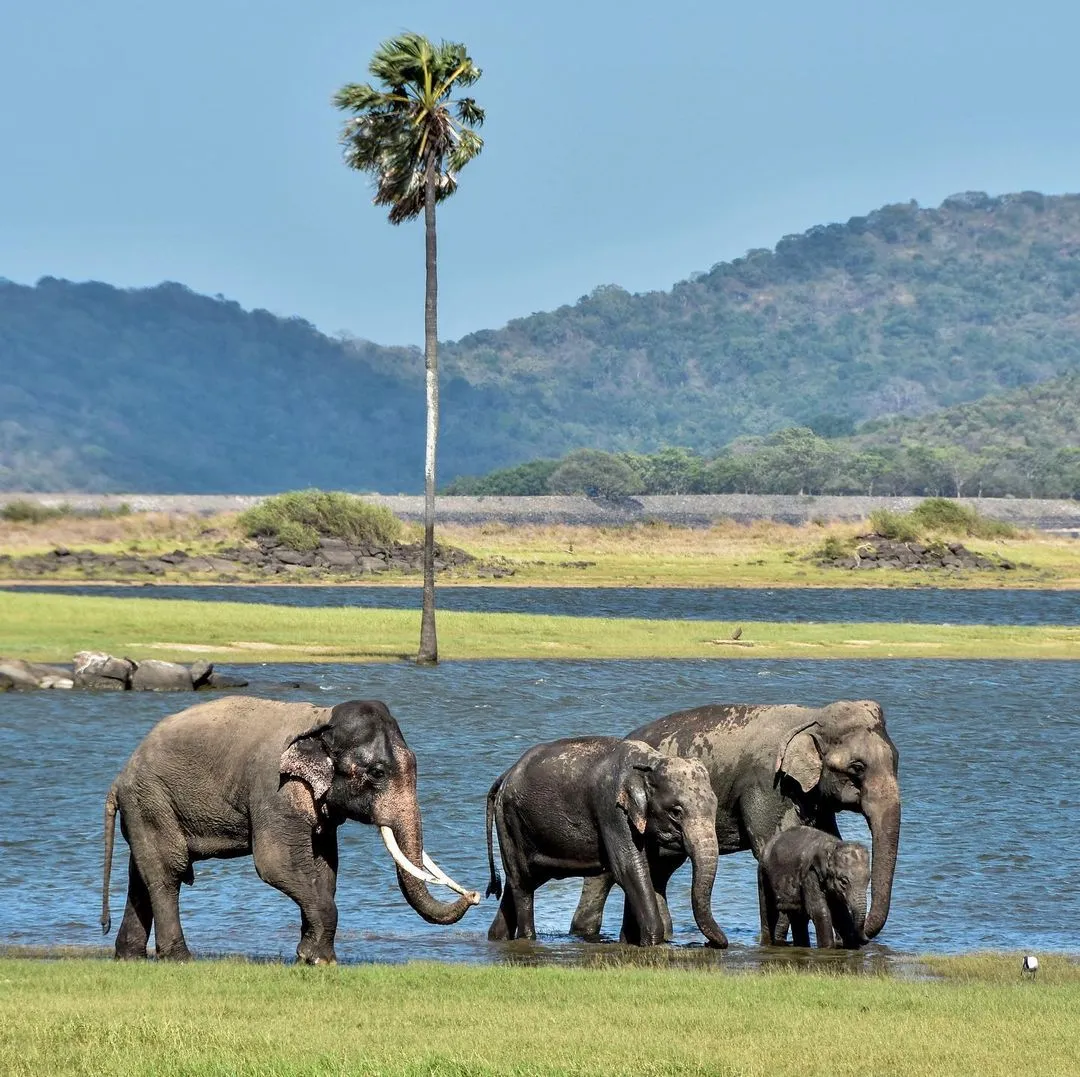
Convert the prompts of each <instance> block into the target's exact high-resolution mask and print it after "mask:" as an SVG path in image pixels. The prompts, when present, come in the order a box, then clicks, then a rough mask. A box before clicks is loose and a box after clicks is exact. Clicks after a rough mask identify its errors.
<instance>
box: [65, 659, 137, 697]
mask: <svg viewBox="0 0 1080 1077" xmlns="http://www.w3.org/2000/svg"><path fill="white" fill-rule="evenodd" d="M73 669H74V673H75V683H76V684H77V685H78V686H79V687H80V688H90V687H100V686H99V685H96V684H95V685H93V686H92V685H90V684H88V683H84V680H85V679H87V678H101V677H107V678H109V679H111V680H114V681H119V682H120V687H121V688H127V687H128V685H129V684H130V683H131V678H132V675H133V674H134V673H135V663H134V662H132V660H131V659H130V658H114V657H113V656H112V655H111V654H105V653H103V652H102V651H79V653H78V654H77V655H75V661H74V665H73Z"/></svg>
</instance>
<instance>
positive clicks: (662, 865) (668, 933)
mask: <svg viewBox="0 0 1080 1077" xmlns="http://www.w3.org/2000/svg"><path fill="white" fill-rule="evenodd" d="M682 865H683V861H682V860H679V859H676V858H671V857H662V858H661V859H659V860H658V861H657V862H656V863H655V864H653V865H651V866H650V870H651V873H652V880H653V891H654V892H655V894H656V904H657V907H658V908H659V910H660V918H661V919H662V920H663V921H664V942H671V940H672V939H673V938H674V937H675V928H674V925H673V924H672V922H671V910H670V909H669V908H668V900H667V888H668V883H669V882H671V876H672V875H674V874H675V872H677V871H678V870H679V868H680V867H682Z"/></svg>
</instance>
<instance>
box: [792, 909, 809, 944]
mask: <svg viewBox="0 0 1080 1077" xmlns="http://www.w3.org/2000/svg"><path fill="white" fill-rule="evenodd" d="M788 919H789V920H790V921H791V944H792V945H793V946H807V947H808V946H809V945H810V917H808V916H807V915H806V913H804V912H793V913H789V914H788Z"/></svg>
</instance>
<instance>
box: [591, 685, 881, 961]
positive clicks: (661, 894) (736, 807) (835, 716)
mask: <svg viewBox="0 0 1080 1077" xmlns="http://www.w3.org/2000/svg"><path fill="white" fill-rule="evenodd" d="M629 738H632V739H634V740H640V741H644V742H645V743H647V744H650V745H652V746H653V747H654V748H656V749H657V750H659V751H660V752H663V753H664V754H665V755H677V756H683V757H687V758H692V759H699V760H701V762H702V763H704V765H705V768H706V770H708V772H709V779H710V781H711V782H712V788H713V792H714V793H715V794H716V800H717V813H716V837H717V844H718V848H719V852H720V855H721V856H723V855H725V854H727V853H735V852H740V851H742V850H744V849H749V850H751V851H752V852H753V854H754V857H755V858H756V859H757V860H760V859H761V854H762V852H763V851H764V849H765V846H766V844H767V843H768V842H769V840H770V839H771V838H772V837H773V836H774V835H775V834H777V833H779V832H780V831H782V830H787V829H789V828H791V827H793V826H799V825H808V826H813V827H816V828H817V829H819V830H824V831H825V832H826V833H829V834H833V835H834V836H836V837H839V836H840V831H839V830H838V828H837V824H836V813H837V812H839V811H855V812H859V813H860V814H862V815H863V816H864V817H865V818H866V821H867V824H868V826H869V828H870V836H871V839H872V850H873V856H872V862H871V876H870V877H871V905H870V911H869V913H868V914H867V917H866V927H865V932H866V936H867V938H868V939H872V938H874V937H875V936H876V935H877V934H878V932H880V931H881V929H882V927H883V926H884V925H885V921H886V919H887V918H888V915H889V905H890V903H891V901H892V886H893V875H894V873H895V870H896V854H897V849H898V848H899V843H900V783H899V779H898V777H897V769H898V766H899V761H900V755H899V752H898V751H897V749H896V745H895V744H893V742H892V740H891V739H890V738H889V734H888V731H887V730H886V728H885V717H884V713H883V711H882V708H881V706H880V704H878V703H875V702H874V701H872V700H854V701H852V700H840V701H838V702H835V703H830V704H828V705H827V706H824V707H819V708H813V707H801V706H795V705H793V704H780V705H764V706H754V705H747V704H712V705H708V706H704V707H695V708H692V709H690V710H683V711H676V712H675V713H674V714H669V715H667V716H666V717H664V718H659V719H657V720H656V721H654V722H650V723H649V724H647V725H643V726H641V727H640V728H638V729H635V730H634V731H633V732H632V733H630V734H629ZM661 867H662V869H663V870H662V871H661V874H660V875H658V877H657V879H656V881H657V892H658V898H659V900H660V901H661V902H662V903H663V904H666V888H667V881H668V878H670V874H668V875H667V877H665V875H664V872H665V871H666V872H674V871H675V869H676V868H677V867H678V862H677V860H666V861H665V862H664V863H663V864H662V865H661ZM612 883H613V880H612V879H611V877H610V875H605V876H600V877H597V878H592V879H587V880H586V881H585V884H584V887H583V889H582V895H581V900H580V901H579V902H578V907H577V910H576V911H575V913H574V919H573V922H572V924H571V931H573V932H574V933H575V934H578V935H582V936H584V937H586V938H588V937H594V936H596V935H597V934H599V931H600V925H601V923H602V921H603V914H604V904H605V902H606V900H607V895H608V893H609V891H610V889H611V886H612ZM627 920H628V916H627V915H624V930H626V921H627ZM783 927H784V933H785V934H786V930H787V928H786V924H784V925H783ZM763 941H764V940H763Z"/></svg>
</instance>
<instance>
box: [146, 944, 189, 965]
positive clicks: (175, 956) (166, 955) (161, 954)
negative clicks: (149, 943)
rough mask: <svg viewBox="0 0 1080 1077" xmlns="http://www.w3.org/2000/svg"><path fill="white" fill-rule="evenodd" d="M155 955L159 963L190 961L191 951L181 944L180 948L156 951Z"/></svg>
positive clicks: (172, 947) (171, 947) (173, 947)
mask: <svg viewBox="0 0 1080 1077" xmlns="http://www.w3.org/2000/svg"><path fill="white" fill-rule="evenodd" d="M154 952H155V954H156V955H157V958H158V960H159V961H190V960H191V951H190V950H189V949H188V948H187V946H185V945H184V943H180V945H179V946H170V947H168V948H167V949H164V950H160V949H158V950H155V951H154Z"/></svg>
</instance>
